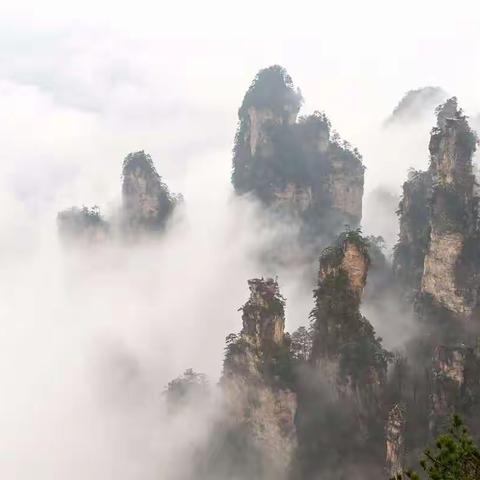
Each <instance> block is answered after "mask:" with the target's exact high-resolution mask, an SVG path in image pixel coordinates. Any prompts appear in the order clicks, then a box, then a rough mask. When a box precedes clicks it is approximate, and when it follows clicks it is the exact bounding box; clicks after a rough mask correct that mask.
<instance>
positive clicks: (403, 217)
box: [393, 170, 432, 299]
mask: <svg viewBox="0 0 480 480" xmlns="http://www.w3.org/2000/svg"><path fill="white" fill-rule="evenodd" d="M431 196H432V177H431V173H430V172H421V171H416V170H410V172H409V173H408V180H407V181H406V182H405V183H404V184H403V195H402V199H401V201H400V204H399V207H398V211H397V213H398V216H399V219H400V233H399V238H398V242H397V244H396V245H395V249H394V257H393V270H394V274H395V276H396V278H397V279H398V280H399V281H400V283H402V284H403V285H404V286H405V288H406V289H407V290H408V297H409V298H410V299H413V297H414V296H415V294H416V293H417V292H418V291H419V289H420V284H421V282H422V276H423V264H424V261H425V254H426V251H427V246H428V239H429V235H430V222H429V219H430V216H429V215H430V210H429V204H430V199H431Z"/></svg>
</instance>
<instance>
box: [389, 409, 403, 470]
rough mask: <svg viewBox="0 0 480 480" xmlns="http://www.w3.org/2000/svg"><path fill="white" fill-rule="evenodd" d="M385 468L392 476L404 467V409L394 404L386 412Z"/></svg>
mask: <svg viewBox="0 0 480 480" xmlns="http://www.w3.org/2000/svg"><path fill="white" fill-rule="evenodd" d="M386 436H387V440H386V441H387V456H386V458H387V461H386V470H387V474H388V475H389V478H393V477H395V476H396V475H398V474H399V473H401V472H402V471H403V469H404V468H405V411H404V410H403V408H402V407H401V406H400V405H398V404H396V405H394V407H393V408H392V409H391V410H390V412H389V414H388V420H387V427H386Z"/></svg>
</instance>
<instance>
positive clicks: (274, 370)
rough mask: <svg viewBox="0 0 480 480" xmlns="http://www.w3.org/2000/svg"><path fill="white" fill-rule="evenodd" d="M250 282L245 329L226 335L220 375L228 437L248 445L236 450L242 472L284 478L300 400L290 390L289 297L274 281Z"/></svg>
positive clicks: (290, 458) (244, 322) (240, 472)
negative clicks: (285, 330) (286, 302)
mask: <svg viewBox="0 0 480 480" xmlns="http://www.w3.org/2000/svg"><path fill="white" fill-rule="evenodd" d="M248 285H249V288H250V298H249V300H248V301H247V302H246V303H245V305H244V306H243V307H242V309H241V310H242V320H243V328H242V331H241V332H240V334H239V335H230V336H229V337H227V352H226V357H225V363H224V370H223V376H222V379H221V386H222V390H223V392H224V394H225V401H226V408H227V415H226V419H227V420H226V422H227V423H228V429H229V431H230V434H229V438H230V439H232V438H235V439H236V442H238V443H243V445H248V450H247V449H245V450H244V451H243V452H242V451H238V452H237V454H238V455H240V456H241V455H243V461H242V462H240V463H241V464H242V465H240V468H239V467H237V472H236V474H237V475H239V474H242V475H245V474H248V475H250V476H251V477H248V478H266V479H268V478H283V477H284V476H285V475H287V473H288V471H289V468H290V464H291V461H292V458H293V454H294V452H295V448H296V445H297V439H296V431H295V425H294V416H295V412H296V408H297V399H296V394H295V393H294V392H293V391H292V389H291V388H290V386H291V381H292V371H291V355H290V340H289V337H288V336H287V335H286V334H285V332H284V328H285V314H284V299H283V297H282V296H281V295H280V292H279V288H278V284H277V282H276V281H275V280H273V279H266V280H264V279H253V280H249V282H248ZM240 448H243V447H240ZM242 467H243V469H244V470H242ZM229 474H230V475H233V473H232V472H230V473H229ZM229 478H230V477H229Z"/></svg>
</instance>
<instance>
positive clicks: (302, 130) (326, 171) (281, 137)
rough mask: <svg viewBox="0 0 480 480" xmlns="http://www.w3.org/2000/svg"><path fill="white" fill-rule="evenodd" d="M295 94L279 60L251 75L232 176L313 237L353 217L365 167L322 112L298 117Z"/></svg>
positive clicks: (333, 231)
mask: <svg viewBox="0 0 480 480" xmlns="http://www.w3.org/2000/svg"><path fill="white" fill-rule="evenodd" d="M302 100H303V99H302V96H301V94H300V91H299V90H298V89H295V87H294V85H293V82H292V79H291V78H290V76H289V75H288V73H287V72H286V71H285V69H283V68H282V67H280V66H278V65H275V66H272V67H269V68H266V69H264V70H261V71H260V72H259V73H258V74H257V76H256V77H255V79H254V81H253V82H252V84H251V86H250V88H249V90H248V91H247V93H246V94H245V97H244V99H243V103H242V106H241V107H240V110H239V113H238V115H239V126H238V130H237V134H236V137H235V146H234V158H233V173H232V182H233V185H234V187H235V191H236V192H237V193H239V194H245V193H250V194H252V195H253V196H255V197H256V198H258V199H259V200H260V201H261V202H263V203H264V204H265V205H266V206H267V207H268V208H269V211H270V213H274V214H276V215H277V216H278V217H280V218H287V219H289V220H290V221H291V220H292V219H293V220H295V221H297V222H298V223H299V224H300V231H301V237H302V239H306V240H308V242H309V243H315V242H317V243H318V241H319V234H322V235H323V236H325V237H326V238H329V239H332V238H335V237H336V235H337V234H338V233H339V232H340V231H341V230H343V228H344V225H345V224H349V225H351V226H357V225H358V224H359V222H360V220H361V217H362V196H363V175H364V167H363V164H362V159H361V156H360V154H359V153H358V151H357V150H356V149H352V148H351V147H350V145H349V144H348V143H347V142H342V141H341V140H340V138H339V136H338V134H336V133H333V134H332V132H331V125H330V121H329V120H328V118H327V117H326V116H325V114H323V113H319V112H315V113H314V114H313V115H309V116H306V117H300V118H299V119H297V115H298V112H299V110H300V107H301V104H302Z"/></svg>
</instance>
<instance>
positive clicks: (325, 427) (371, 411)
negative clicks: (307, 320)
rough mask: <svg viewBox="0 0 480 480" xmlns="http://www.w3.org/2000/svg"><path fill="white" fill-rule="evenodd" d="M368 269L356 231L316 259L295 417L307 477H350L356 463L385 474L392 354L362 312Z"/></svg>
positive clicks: (363, 242)
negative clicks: (307, 350)
mask: <svg viewBox="0 0 480 480" xmlns="http://www.w3.org/2000/svg"><path fill="white" fill-rule="evenodd" d="M369 265H370V258H369V254H368V242H367V240H366V239H365V238H363V237H362V236H361V235H360V233H359V232H358V231H355V230H353V231H348V232H346V233H344V234H342V235H341V236H340V237H339V239H338V241H337V243H336V244H335V245H334V246H333V247H329V248H327V249H325V250H324V252H323V253H322V256H321V258H320V271H319V279H318V287H317V289H316V290H315V291H314V298H315V307H314V309H313V311H312V313H311V319H312V330H313V331H312V335H313V346H312V351H311V355H310V358H309V364H310V370H309V373H308V375H306V378H307V381H306V384H305V385H301V387H300V394H299V395H300V401H299V413H298V420H297V429H298V434H299V439H300V451H299V457H300V463H302V465H303V468H304V471H303V474H304V475H305V478H323V477H322V475H324V476H326V477H325V478H342V477H343V476H347V477H348V475H350V474H353V472H354V470H355V469H354V468H353V466H354V465H356V466H357V467H358V468H360V469H363V468H365V471H367V470H368V471H370V472H374V471H376V473H377V474H381V473H382V472H384V462H385V424H386V419H387V409H386V405H385V401H384V388H385V385H386V380H387V365H388V362H389V360H390V357H391V355H390V353H389V352H387V351H386V350H385V349H384V348H383V347H382V345H381V339H379V338H378V337H377V336H376V335H375V331H374V329H373V327H372V325H371V324H370V322H369V321H368V320H367V319H366V318H365V317H363V316H362V314H361V313H360V304H361V300H362V294H363V291H364V288H365V284H366V280H367V274H368V268H369ZM312 385H316V389H315V388H314V387H313V386H312ZM346 432H350V433H349V434H347V433H346ZM340 458H341V459H342V460H341V461H340ZM376 468H377V470H376ZM349 469H352V470H349Z"/></svg>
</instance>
